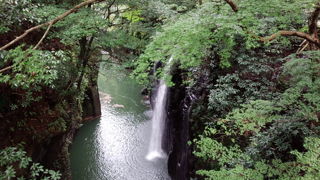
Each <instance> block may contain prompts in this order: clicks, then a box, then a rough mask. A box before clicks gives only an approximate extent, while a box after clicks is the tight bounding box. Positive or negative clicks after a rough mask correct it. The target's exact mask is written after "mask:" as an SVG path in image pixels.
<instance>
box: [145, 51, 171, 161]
mask: <svg viewBox="0 0 320 180" xmlns="http://www.w3.org/2000/svg"><path fill="white" fill-rule="evenodd" d="M172 59H173V58H172V57H171V58H170V59H169V62H168V64H167V65H166V67H165V69H164V70H165V73H169V70H170V66H171V65H170V64H171V61H172ZM167 93H168V86H167V85H166V83H165V81H164V80H160V83H159V87H158V89H157V92H156V99H155V106H154V110H153V113H152V132H151V139H150V144H149V152H148V154H147V156H146V159H147V160H150V161H151V160H153V159H156V158H164V157H166V153H165V152H164V150H163V149H162V139H163V134H164V128H165V121H166V118H167V110H166V104H167Z"/></svg>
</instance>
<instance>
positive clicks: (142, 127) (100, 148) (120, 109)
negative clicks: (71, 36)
mask: <svg viewBox="0 0 320 180" xmlns="http://www.w3.org/2000/svg"><path fill="white" fill-rule="evenodd" d="M100 71H101V73H100V75H99V79H98V84H99V91H100V92H101V97H100V100H101V109H102V116H101V118H99V119H96V120H94V121H91V122H88V123H86V124H84V125H83V126H82V127H81V128H80V130H79V131H78V133H77V134H76V137H75V139H74V142H73V144H72V146H71V150H70V156H71V169H72V176H73V179H74V180H169V179H170V178H169V176H168V173H167V159H166V158H164V159H156V160H154V161H147V160H146V158H145V157H146V154H147V152H148V146H149V140H150V137H151V129H152V122H151V120H150V117H147V116H148V114H150V112H149V113H147V112H148V110H149V108H148V107H147V106H146V105H145V104H144V103H143V98H142V96H141V95H140V91H141V87H140V86H139V85H138V84H137V83H136V82H135V81H134V80H132V79H130V78H129V76H128V74H127V73H126V72H125V71H123V70H120V69H119V68H117V66H112V67H111V68H108V69H106V68H101V70H100Z"/></svg>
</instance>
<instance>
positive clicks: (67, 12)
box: [0, 0, 104, 51]
mask: <svg viewBox="0 0 320 180" xmlns="http://www.w3.org/2000/svg"><path fill="white" fill-rule="evenodd" d="M101 1H104V0H88V1H85V2H82V3H80V4H78V5H76V6H74V7H73V8H72V9H70V10H68V11H66V12H65V13H63V14H61V15H59V16H58V17H56V18H55V19H53V20H51V21H48V22H45V23H43V24H39V25H37V26H34V27H32V28H30V29H28V30H26V31H25V32H24V33H23V34H21V35H20V36H18V37H16V38H15V39H14V40H12V41H11V42H9V43H8V44H6V45H4V46H2V47H1V48H0V51H2V50H5V49H6V48H8V47H10V46H12V45H13V44H15V43H16V42H18V41H20V40H21V39H22V38H24V37H25V36H27V35H28V34H29V33H30V32H32V31H35V30H37V29H39V28H42V27H44V26H49V25H50V24H51V26H52V25H54V24H55V23H57V22H58V21H60V20H62V19H63V18H65V17H67V16H68V15H70V14H71V13H74V12H75V11H77V10H78V9H80V8H82V7H83V6H86V5H88V4H92V3H97V2H101Z"/></svg>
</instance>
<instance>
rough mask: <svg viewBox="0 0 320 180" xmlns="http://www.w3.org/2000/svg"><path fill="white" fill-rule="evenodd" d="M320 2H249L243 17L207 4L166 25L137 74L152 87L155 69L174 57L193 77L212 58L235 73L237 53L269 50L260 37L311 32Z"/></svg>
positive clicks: (223, 6) (222, 5)
mask: <svg viewBox="0 0 320 180" xmlns="http://www.w3.org/2000/svg"><path fill="white" fill-rule="evenodd" d="M314 2H315V1H314V0H308V1H304V2H302V1H297V0H294V1H290V3H288V2H285V1H281V2H279V0H272V1H268V2H266V1H262V0H258V1H252V0H246V1H241V2H239V9H241V11H239V12H238V13H234V12H232V10H231V8H230V7H229V5H227V3H225V2H223V1H212V2H207V3H204V4H203V5H201V6H199V7H198V8H197V9H195V10H193V11H190V12H188V13H186V14H183V15H181V16H180V17H178V18H175V19H174V20H171V21H169V22H168V23H166V24H165V25H164V26H163V27H162V30H161V31H159V32H158V33H157V34H156V35H155V36H154V37H153V41H152V42H151V43H150V44H149V45H148V46H147V48H146V50H145V52H144V54H143V55H142V56H141V57H140V58H139V60H138V61H137V63H136V69H135V71H134V73H133V74H134V75H135V76H136V78H137V79H138V80H139V81H140V82H142V83H146V82H148V81H149V80H148V79H146V77H147V74H148V73H149V72H148V71H149V70H150V68H149V66H152V65H153V64H154V62H157V61H162V62H166V61H167V59H168V58H169V57H170V56H173V58H174V59H175V61H176V63H178V64H179V65H180V68H181V69H185V70H189V71H192V68H194V67H199V66H200V65H201V64H202V61H203V59H205V58H207V57H208V56H210V55H212V54H214V55H216V56H215V59H214V61H216V62H218V63H215V64H218V65H219V66H220V67H221V68H230V67H231V66H232V65H233V64H232V61H233V59H234V58H235V53H236V51H239V50H240V49H247V50H250V49H251V50H253V49H257V48H259V47H264V45H263V44H262V43H259V42H258V40H257V38H255V37H256V36H258V35H261V36H265V35H270V34H273V33H275V32H277V31H278V30H283V29H288V30H300V29H301V28H303V27H305V25H306V23H305V22H306V20H307V16H306V13H305V11H308V10H310V9H311V8H312V3H314ZM239 40H240V42H239ZM277 43H278V44H281V45H286V46H288V40H286V39H284V38H279V41H277ZM267 45H268V44H267ZM235 50H236V51H235ZM230 93H235V92H230Z"/></svg>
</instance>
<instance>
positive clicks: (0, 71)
mask: <svg viewBox="0 0 320 180" xmlns="http://www.w3.org/2000/svg"><path fill="white" fill-rule="evenodd" d="M12 68H13V66H8V67H5V68H3V69H0V73H3V72H5V71H7V70H10V69H12Z"/></svg>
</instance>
